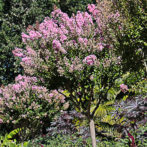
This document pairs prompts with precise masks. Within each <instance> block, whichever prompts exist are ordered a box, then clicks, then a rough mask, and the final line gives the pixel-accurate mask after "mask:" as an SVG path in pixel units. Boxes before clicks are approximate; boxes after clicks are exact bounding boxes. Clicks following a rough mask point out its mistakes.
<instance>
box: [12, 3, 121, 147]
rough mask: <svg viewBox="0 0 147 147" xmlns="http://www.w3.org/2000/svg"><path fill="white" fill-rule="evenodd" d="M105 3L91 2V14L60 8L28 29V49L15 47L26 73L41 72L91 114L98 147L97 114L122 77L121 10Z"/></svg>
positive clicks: (51, 85)
mask: <svg viewBox="0 0 147 147" xmlns="http://www.w3.org/2000/svg"><path fill="white" fill-rule="evenodd" d="M103 6H104V5H103V3H102V5H99V7H98V8H97V7H96V6H95V5H94V4H91V5H90V4H89V5H88V10H89V13H88V12H80V11H78V12H77V14H76V15H74V14H73V15H72V16H71V17H69V16H68V15H67V14H66V13H63V12H62V11H61V10H60V9H55V10H54V11H53V12H52V15H51V17H46V18H45V19H44V21H43V22H42V23H40V24H36V26H35V27H30V28H28V29H27V30H26V32H25V33H24V32H23V33H22V40H23V43H24V44H25V45H26V49H25V50H23V49H21V48H15V50H13V54H14V56H16V57H17V58H19V59H21V63H20V64H21V65H22V67H23V68H24V72H25V74H26V75H29V76H36V77H37V78H38V79H39V80H40V84H43V85H44V86H46V87H47V88H48V89H50V90H51V89H56V90H57V91H58V92H59V93H60V94H62V95H63V96H65V98H66V100H70V102H71V103H72V105H74V106H75V108H76V109H77V110H78V111H79V112H81V113H82V114H84V115H85V116H86V117H87V119H88V121H89V126H90V132H91V138H92V145H93V147H96V138H95V126H94V119H95V112H96V110H97V108H98V107H99V105H100V104H103V103H104V102H106V101H108V100H109V99H107V93H108V91H109V90H110V89H111V88H112V87H113V86H114V84H115V82H114V81H115V80H116V79H117V78H119V77H120V76H121V75H122V66H121V57H120V56H117V55H116V54H115V52H116V50H115V47H114V45H113V42H115V38H114V37H113V36H114V35H113V34H112V33H113V31H112V30H113V28H112V29H111V25H112V24H113V25H115V31H117V32H118V33H120V32H121V31H122V28H123V26H122V24H121V21H120V19H119V17H120V14H119V12H118V11H114V12H111V11H110V12H109V13H107V14H105V15H103V14H104V13H103V12H105V10H104V9H103ZM109 24H111V25H109ZM108 32H109V34H110V36H107V35H106V34H108ZM110 38H111V39H110ZM111 40H113V41H111ZM61 90H66V93H65V92H63V91H61ZM91 108H92V109H91Z"/></svg>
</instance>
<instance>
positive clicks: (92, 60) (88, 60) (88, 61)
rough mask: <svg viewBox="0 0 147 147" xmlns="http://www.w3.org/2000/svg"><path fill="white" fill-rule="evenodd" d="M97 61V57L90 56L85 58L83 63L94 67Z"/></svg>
mask: <svg viewBox="0 0 147 147" xmlns="http://www.w3.org/2000/svg"><path fill="white" fill-rule="evenodd" d="M96 60H97V57H96V56H95V55H89V56H87V57H85V58H84V60H83V63H86V64H87V65H94V63H95V61H96Z"/></svg>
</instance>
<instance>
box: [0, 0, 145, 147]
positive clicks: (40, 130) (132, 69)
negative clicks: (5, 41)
mask: <svg viewBox="0 0 147 147" xmlns="http://www.w3.org/2000/svg"><path fill="white" fill-rule="evenodd" d="M96 2H97V3H96V4H88V5H87V8H86V7H85V4H86V3H85V2H84V1H79V3H75V1H73V2H71V1H66V2H65V3H64V2H63V1H58V2H57V3H56V6H55V5H54V7H53V11H52V10H50V12H51V13H50V15H49V16H46V17H45V18H44V20H42V21H41V20H39V21H37V22H35V21H36V17H35V19H31V18H30V21H32V23H30V24H31V25H29V24H27V25H29V26H28V27H26V29H25V27H24V29H23V30H20V31H21V38H22V40H20V41H21V44H22V46H21V45H20V44H18V46H17V44H16V47H15V48H14V49H13V50H12V53H11V54H13V56H14V57H12V58H13V59H14V60H15V61H16V62H15V64H17V63H19V64H20V65H19V68H18V69H19V70H17V74H18V73H20V72H18V71H21V72H22V70H21V69H20V67H21V68H22V69H23V74H22V75H21V74H19V75H17V74H16V75H17V76H16V75H13V76H14V77H15V80H14V81H13V80H12V81H13V83H10V84H6V86H1V88H0V128H1V132H0V133H1V135H2V137H1V140H2V142H1V145H3V146H4V145H9V144H14V145H15V146H22V145H24V146H49V147H53V146H81V147H82V146H83V147H85V146H92V147H96V146H98V147H101V146H110V147H111V146H124V147H127V146H128V147H142V146H146V145H147V142H146V139H147V138H146V137H147V134H146V133H147V130H146V129H147V127H146V124H147V123H146V122H147V119H146V105H147V97H146V94H147V81H146V73H147V66H146V50H145V48H146V33H145V31H146V2H145V1H141V0H130V1H127V0H120V1H119V0H118V1H115V0H114V1H111V0H103V1H96ZM88 3H91V1H88ZM21 4H23V3H21ZM36 4H38V3H37V1H36ZM59 4H61V5H59ZM40 5H42V4H40ZM68 5H69V6H70V7H68V8H69V9H66V7H67V6H68ZM73 5H76V6H77V7H75V8H74V9H73V8H72V6H73ZM82 5H83V6H82ZM42 6H44V5H42ZM2 8H3V6H2ZM14 8H15V7H14ZM32 8H34V7H32ZM60 8H61V9H60ZM79 8H80V11H78V9H79ZM72 12H74V13H72ZM35 16H37V15H35ZM30 17H31V16H30ZM33 21H34V22H33ZM33 23H34V24H33ZM4 28H5V27H4ZM16 30H17V29H16ZM19 45H20V46H19ZM12 63H13V64H14V62H12ZM17 65H18V64H17ZM14 77H13V78H14ZM9 146H10V145H9Z"/></svg>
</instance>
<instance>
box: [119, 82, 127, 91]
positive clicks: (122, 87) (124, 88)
mask: <svg viewBox="0 0 147 147" xmlns="http://www.w3.org/2000/svg"><path fill="white" fill-rule="evenodd" d="M120 90H121V91H122V92H123V93H126V92H127V91H128V86H127V85H125V84H121V85H120Z"/></svg>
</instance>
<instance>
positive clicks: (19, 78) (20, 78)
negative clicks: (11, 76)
mask: <svg viewBox="0 0 147 147" xmlns="http://www.w3.org/2000/svg"><path fill="white" fill-rule="evenodd" d="M22 79H23V76H22V75H18V76H17V77H16V78H15V81H20V80H22Z"/></svg>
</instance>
